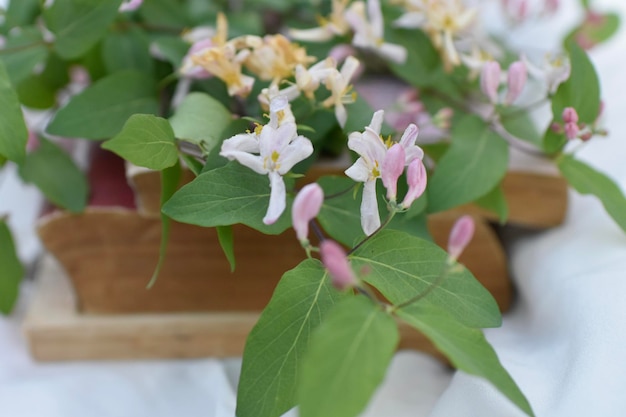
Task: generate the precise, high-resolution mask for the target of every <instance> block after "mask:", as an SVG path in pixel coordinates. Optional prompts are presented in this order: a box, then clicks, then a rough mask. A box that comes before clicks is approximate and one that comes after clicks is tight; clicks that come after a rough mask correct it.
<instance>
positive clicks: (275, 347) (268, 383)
mask: <svg viewBox="0 0 626 417" xmlns="http://www.w3.org/2000/svg"><path fill="white" fill-rule="evenodd" d="M345 296H346V295H345V294H342V293H340V292H338V291H337V290H335V289H334V288H333V287H332V285H331V283H330V279H329V277H328V275H327V273H326V271H325V270H324V268H323V266H322V265H321V263H320V262H319V261H317V260H314V259H308V260H305V261H303V262H302V263H300V264H299V265H298V266H297V267H296V268H294V269H292V270H291V271H288V272H286V273H285V274H284V275H283V277H282V279H281V280H280V282H279V283H278V286H277V287H276V290H275V291H274V295H273V296H272V299H271V300H270V302H269V304H268V305H267V307H266V308H265V310H263V313H262V314H261V317H260V318H259V321H258V323H257V324H256V326H254V328H253V329H252V331H251V332H250V335H249V336H248V340H247V341H246V347H245V350H244V354H243V363H242V367H241V379H240V381H239V388H238V392H237V412H236V414H237V416H239V417H279V416H281V415H282V414H283V413H285V412H286V411H287V410H289V409H290V408H292V407H293V406H295V405H296V382H297V381H298V380H299V372H300V366H301V361H302V356H303V355H304V352H305V350H306V348H307V346H308V343H309V338H310V336H311V333H312V332H313V331H314V330H315V329H316V328H317V326H319V324H320V323H321V322H322V321H323V320H324V318H325V317H326V315H327V313H328V312H329V311H330V310H331V309H332V308H333V307H334V306H335V304H337V303H338V302H339V301H340V300H341V299H342V298H344V297H345Z"/></svg>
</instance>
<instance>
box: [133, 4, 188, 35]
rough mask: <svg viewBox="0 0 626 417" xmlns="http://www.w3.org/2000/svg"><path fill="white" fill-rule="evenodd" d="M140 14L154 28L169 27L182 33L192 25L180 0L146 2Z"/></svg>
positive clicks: (140, 9) (139, 10)
mask: <svg viewBox="0 0 626 417" xmlns="http://www.w3.org/2000/svg"><path fill="white" fill-rule="evenodd" d="M138 12H139V15H141V17H142V19H143V20H144V21H145V22H149V23H150V24H151V25H154V26H161V27H168V28H169V29H171V30H174V31H177V32H182V30H183V29H184V28H186V27H189V26H190V24H191V21H190V20H189V18H188V16H187V14H186V13H185V8H184V7H182V5H181V2H180V1H178V0H149V1H144V2H143V4H142V5H141V7H140V8H139V9H138Z"/></svg>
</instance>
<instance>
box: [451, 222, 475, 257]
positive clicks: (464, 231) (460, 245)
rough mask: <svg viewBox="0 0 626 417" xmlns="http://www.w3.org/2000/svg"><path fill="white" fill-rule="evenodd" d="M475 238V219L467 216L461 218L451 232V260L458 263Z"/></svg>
mask: <svg viewBox="0 0 626 417" xmlns="http://www.w3.org/2000/svg"><path fill="white" fill-rule="evenodd" d="M473 236H474V219H472V217H471V216H469V215H465V216H462V217H460V218H459V219H458V220H457V221H456V223H454V226H452V231H450V238H449V239H448V254H449V257H450V259H451V260H453V261H456V260H457V259H459V256H461V253H462V252H463V250H464V249H465V247H466V246H467V245H468V244H469V243H470V240H472V237H473Z"/></svg>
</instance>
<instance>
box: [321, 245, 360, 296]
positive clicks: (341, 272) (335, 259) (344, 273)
mask: <svg viewBox="0 0 626 417" xmlns="http://www.w3.org/2000/svg"><path fill="white" fill-rule="evenodd" d="M320 255H321V256H322V263H323V264H324V266H325V267H326V269H327V270H328V272H329V273H330V277H331V279H332V283H333V285H334V286H335V287H336V288H338V289H340V290H345V289H346V288H350V287H354V286H355V285H357V283H358V280H357V278H356V276H355V275H354V271H352V268H351V267H350V263H349V261H348V257H347V256H346V252H345V251H344V250H343V248H342V247H341V246H340V245H339V244H338V243H337V242H335V241H334V240H330V239H326V240H324V241H322V243H321V244H320Z"/></svg>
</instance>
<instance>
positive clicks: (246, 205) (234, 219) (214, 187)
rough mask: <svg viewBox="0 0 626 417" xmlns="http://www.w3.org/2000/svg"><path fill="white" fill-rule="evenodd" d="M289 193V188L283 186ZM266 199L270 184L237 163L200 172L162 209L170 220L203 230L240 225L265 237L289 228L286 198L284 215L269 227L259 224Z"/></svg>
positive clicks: (289, 220) (266, 204)
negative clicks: (263, 234)
mask: <svg viewBox="0 0 626 417" xmlns="http://www.w3.org/2000/svg"><path fill="white" fill-rule="evenodd" d="M287 189H289V184H287ZM269 199H270V184H269V179H268V177H267V176H266V175H260V174H257V173H256V172H254V171H252V170H251V169H249V168H247V167H244V166H242V165H240V164H239V163H237V162H234V161H233V162H230V163H228V164H227V165H225V166H224V167H222V168H217V169H214V170H212V171H208V172H203V173H202V174H200V175H198V176H197V177H196V178H195V179H194V180H193V181H192V182H190V183H189V184H187V185H185V186H184V187H182V188H181V189H180V190H178V192H177V193H176V194H174V196H173V197H172V198H171V199H170V201H168V202H167V203H166V204H165V206H164V207H163V212H164V213H165V214H167V215H168V216H170V217H171V218H172V219H174V220H176V221H179V222H182V223H190V224H195V225H197V226H203V227H215V226H228V225H232V224H237V223H242V224H245V225H246V226H249V227H252V228H253V229H256V230H258V231H260V232H263V233H265V234H279V233H282V232H283V231H284V230H285V229H287V228H288V227H289V226H290V225H291V219H289V215H288V213H289V210H290V208H289V206H290V205H291V202H292V200H293V199H292V197H290V196H288V197H287V209H286V210H285V213H283V215H282V216H281V217H280V218H279V219H278V221H277V222H276V223H274V224H273V225H270V226H267V225H265V224H263V217H264V216H265V212H266V211H267V206H268V204H269Z"/></svg>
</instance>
